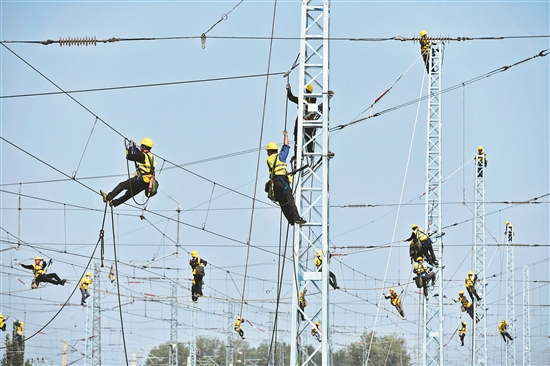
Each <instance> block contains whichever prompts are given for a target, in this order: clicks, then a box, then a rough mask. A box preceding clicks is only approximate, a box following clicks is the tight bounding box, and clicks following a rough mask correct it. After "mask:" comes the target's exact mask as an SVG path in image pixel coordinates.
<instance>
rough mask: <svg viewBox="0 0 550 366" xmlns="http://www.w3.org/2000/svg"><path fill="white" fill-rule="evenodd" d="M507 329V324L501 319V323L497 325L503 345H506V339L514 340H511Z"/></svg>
mask: <svg viewBox="0 0 550 366" xmlns="http://www.w3.org/2000/svg"><path fill="white" fill-rule="evenodd" d="M507 329H508V322H507V321H506V319H502V321H501V322H500V323H498V332H499V333H500V335H501V336H502V339H503V340H504V343H508V341H507V340H506V338H508V339H509V340H510V341H513V340H514V338H512V336H511V335H510V333H508V330H507Z"/></svg>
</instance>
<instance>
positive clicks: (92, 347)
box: [85, 262, 101, 366]
mask: <svg viewBox="0 0 550 366" xmlns="http://www.w3.org/2000/svg"><path fill="white" fill-rule="evenodd" d="M93 266H94V270H93V282H92V288H91V291H90V297H89V298H88V301H87V302H86V353H85V356H86V357H85V359H86V361H85V363H86V366H101V313H100V311H101V301H100V295H99V285H100V276H101V273H100V269H99V263H97V262H94V265H93Z"/></svg>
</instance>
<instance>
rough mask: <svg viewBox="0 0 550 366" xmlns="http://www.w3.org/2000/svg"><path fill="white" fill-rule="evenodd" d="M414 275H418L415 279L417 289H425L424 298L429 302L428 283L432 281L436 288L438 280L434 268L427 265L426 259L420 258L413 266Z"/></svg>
mask: <svg viewBox="0 0 550 366" xmlns="http://www.w3.org/2000/svg"><path fill="white" fill-rule="evenodd" d="M413 273H415V274H416V276H415V277H414V278H413V279H414V281H415V283H416V287H417V288H423V289H424V296H425V297H426V301H428V300H429V299H430V296H429V293H428V282H430V281H432V287H434V286H435V280H436V275H435V272H433V267H432V266H430V265H428V264H425V263H424V258H422V257H418V258H416V263H415V264H414V266H413Z"/></svg>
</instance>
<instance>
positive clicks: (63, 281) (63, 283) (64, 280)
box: [61, 278, 67, 286]
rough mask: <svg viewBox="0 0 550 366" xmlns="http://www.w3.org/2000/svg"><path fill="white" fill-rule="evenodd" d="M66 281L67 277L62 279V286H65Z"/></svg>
mask: <svg viewBox="0 0 550 366" xmlns="http://www.w3.org/2000/svg"><path fill="white" fill-rule="evenodd" d="M65 282H67V279H66V278H64V279H62V280H61V286H65Z"/></svg>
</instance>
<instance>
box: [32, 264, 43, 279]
mask: <svg viewBox="0 0 550 366" xmlns="http://www.w3.org/2000/svg"><path fill="white" fill-rule="evenodd" d="M32 272H33V273H34V277H38V275H41V274H44V273H46V271H44V267H43V266H42V264H33V265H32Z"/></svg>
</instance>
